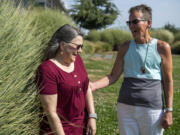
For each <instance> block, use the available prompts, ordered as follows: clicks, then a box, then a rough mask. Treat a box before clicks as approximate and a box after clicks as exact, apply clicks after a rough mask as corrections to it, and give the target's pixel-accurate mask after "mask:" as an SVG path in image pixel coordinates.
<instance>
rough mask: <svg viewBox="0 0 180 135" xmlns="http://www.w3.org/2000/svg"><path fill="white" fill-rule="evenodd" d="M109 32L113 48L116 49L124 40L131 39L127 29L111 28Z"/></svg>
mask: <svg viewBox="0 0 180 135" xmlns="http://www.w3.org/2000/svg"><path fill="white" fill-rule="evenodd" d="M111 32H112V34H113V37H114V50H118V46H119V45H121V44H123V43H124V42H126V41H129V40H132V35H131V33H130V32H128V31H123V30H119V29H112V30H111Z"/></svg>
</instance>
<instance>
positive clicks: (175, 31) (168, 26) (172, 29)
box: [164, 23, 178, 34]
mask: <svg viewBox="0 0 180 135" xmlns="http://www.w3.org/2000/svg"><path fill="white" fill-rule="evenodd" d="M164 29H166V30H169V31H171V32H172V33H174V34H175V33H177V32H178V29H176V27H175V25H172V24H170V23H168V24H166V25H165V26H164Z"/></svg>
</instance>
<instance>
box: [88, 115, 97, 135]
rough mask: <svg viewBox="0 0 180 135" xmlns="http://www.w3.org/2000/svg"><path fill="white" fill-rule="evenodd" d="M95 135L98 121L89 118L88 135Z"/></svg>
mask: <svg viewBox="0 0 180 135" xmlns="http://www.w3.org/2000/svg"><path fill="white" fill-rule="evenodd" d="M89 133H90V134H89ZM95 134H96V119H94V118H89V119H88V124H87V130H86V135H95Z"/></svg>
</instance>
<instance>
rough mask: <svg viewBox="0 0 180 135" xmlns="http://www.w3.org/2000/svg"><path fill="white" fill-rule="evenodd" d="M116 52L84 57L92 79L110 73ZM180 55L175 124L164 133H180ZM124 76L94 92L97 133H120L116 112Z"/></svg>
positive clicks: (175, 75) (176, 72)
mask: <svg viewBox="0 0 180 135" xmlns="http://www.w3.org/2000/svg"><path fill="white" fill-rule="evenodd" d="M115 56H116V53H115V54H114V55H113V59H104V58H103V57H101V58H94V57H93V56H90V57H88V58H84V62H85V66H86V68H87V72H88V75H89V78H90V80H91V81H95V80H98V79H99V78H101V77H103V76H105V75H107V74H109V72H110V71H111V69H112V66H113V63H114V60H115ZM179 59H180V56H178V55H176V56H173V79H174V112H173V121H174V123H173V126H172V127H171V128H169V129H168V130H166V131H165V133H164V135H180V108H178V107H180V100H178V99H179V98H180V78H179V76H180V60H179ZM121 83H122V77H121V78H120V79H119V80H118V81H117V82H116V83H115V84H113V85H111V86H109V87H107V88H103V89H101V90H98V91H95V92H94V93H93V95H94V100H95V108H96V112H97V114H98V120H97V135H119V131H118V122H117V114H116V111H117V109H116V105H117V97H118V93H119V89H120V86H121Z"/></svg>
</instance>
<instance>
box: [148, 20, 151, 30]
mask: <svg viewBox="0 0 180 135" xmlns="http://www.w3.org/2000/svg"><path fill="white" fill-rule="evenodd" d="M151 25H152V20H148V28H149V29H150V28H151Z"/></svg>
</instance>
